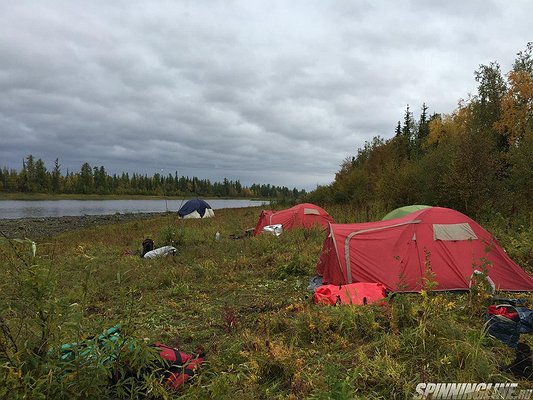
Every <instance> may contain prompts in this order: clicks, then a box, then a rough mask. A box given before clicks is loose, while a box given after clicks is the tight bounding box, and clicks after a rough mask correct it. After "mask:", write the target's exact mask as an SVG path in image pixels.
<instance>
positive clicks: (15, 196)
mask: <svg viewBox="0 0 533 400" xmlns="http://www.w3.org/2000/svg"><path fill="white" fill-rule="evenodd" d="M191 197H193V196H144V195H134V194H131V195H130V194H123V195H117V194H48V193H7V192H0V201H2V200H165V199H166V200H183V199H190V198H191ZM198 197H201V198H203V199H205V200H211V199H218V200H252V201H265V202H268V201H270V200H269V199H261V198H248V197H247V198H244V197H202V196H198Z"/></svg>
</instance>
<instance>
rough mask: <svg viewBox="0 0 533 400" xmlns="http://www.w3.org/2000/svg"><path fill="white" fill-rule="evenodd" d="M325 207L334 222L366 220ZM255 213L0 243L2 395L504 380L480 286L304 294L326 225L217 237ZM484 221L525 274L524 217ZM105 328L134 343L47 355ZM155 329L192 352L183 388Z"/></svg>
mask: <svg viewBox="0 0 533 400" xmlns="http://www.w3.org/2000/svg"><path fill="white" fill-rule="evenodd" d="M327 209H328V211H329V212H330V213H331V214H332V216H333V217H334V218H335V220H337V221H338V222H353V221H355V220H362V219H366V218H367V217H368V216H367V215H365V217H364V218H361V217H359V218H357V217H355V216H356V215H361V213H358V212H357V210H351V209H346V208H343V207H341V206H336V207H331V208H329V207H328V208H327ZM259 213H260V209H258V208H243V209H226V210H219V211H217V212H216V217H215V218H213V219H207V220H178V219H177V218H176V215H174V214H172V215H166V216H160V217H155V218H153V219H148V220H139V221H133V222H128V223H125V224H118V225H107V226H101V227H99V226H95V227H93V228H90V229H84V230H78V231H72V232H68V233H64V234H61V235H58V236H55V237H50V238H48V239H47V240H41V241H39V242H37V243H36V253H35V256H34V255H33V254H32V250H31V243H30V242H28V241H23V240H21V241H13V240H7V239H0V260H2V262H1V264H2V268H1V270H0V398H7V399H10V398H13V399H15V398H28V399H40V398H42V399H56V398H57V399H63V398H64V399H73V398H95V399H106V398H169V399H173V398H183V399H287V398H289V399H404V398H412V397H413V395H414V394H415V391H414V390H415V386H416V385H417V383H419V382H517V379H516V378H514V377H513V376H511V375H509V374H505V373H502V372H501V371H500V369H499V366H500V365H502V364H506V363H509V362H510V361H512V359H513V357H514V353H513V352H512V351H511V350H510V349H508V348H507V347H505V346H504V345H502V344H501V343H499V342H498V341H496V340H494V339H492V338H489V337H487V336H486V335H484V334H483V322H484V321H483V315H484V311H485V308H486V305H487V304H488V302H489V299H488V297H487V295H486V294H485V293H484V292H483V291H473V292H472V293H463V294H456V293H454V294H449V293H448V294H434V293H431V292H430V291H428V292H423V293H422V294H398V295H395V296H393V297H392V298H390V299H389V301H388V303H387V304H386V305H385V306H338V307H328V306H318V305H314V304H313V303H312V302H311V293H310V292H309V291H307V289H306V288H307V285H308V279H309V277H310V276H312V275H314V268H315V264H316V261H317V260H318V256H319V254H320V250H321V246H322V241H323V239H324V232H322V231H320V230H313V231H302V230H295V231H290V232H285V233H284V234H283V235H281V236H280V237H273V236H269V235H262V236H259V237H242V238H237V239H235V238H232V237H231V236H232V235H238V236H242V234H243V232H244V230H245V229H247V228H251V227H253V226H254V225H255V223H256V221H257V218H258V216H259ZM366 213H367V214H368V211H367V212H366ZM370 217H376V216H372V215H371V216H370ZM491 221H492V223H490V222H489V223H488V225H486V226H487V227H488V228H489V230H492V231H493V233H495V234H496V235H497V236H498V238H499V239H500V241H501V244H502V245H503V246H504V247H506V248H507V251H508V252H509V254H510V255H511V257H513V258H514V259H515V261H517V262H518V263H520V264H521V265H522V266H523V267H525V268H526V269H528V271H529V272H531V271H532V270H533V265H531V255H532V254H533V253H532V248H533V234H532V230H531V229H530V228H528V226H531V225H524V226H525V227H524V228H523V229H522V230H520V229H511V228H510V227H509V226H508V224H507V225H505V224H501V223H499V222H498V220H497V219H496V218H492V219H491ZM217 231H218V232H220V234H221V239H220V240H219V241H216V240H215V239H214V237H215V233H216V232H217ZM146 237H151V238H152V239H154V241H155V244H156V246H162V245H165V244H169V243H174V245H175V246H176V247H177V249H178V253H177V254H176V255H175V256H174V257H168V258H161V259H153V260H145V259H141V258H140V257H139V255H138V254H132V253H134V252H136V251H138V250H140V247H141V242H142V241H143V239H144V238H146ZM21 239H22V238H21ZM30 239H31V238H30ZM522 296H523V297H524V296H525V295H522ZM529 300H533V297H532V296H529ZM530 304H531V302H530ZM117 324H120V325H121V326H122V332H123V334H124V336H125V337H127V338H130V339H129V343H133V345H127V346H125V348H124V349H123V350H122V351H121V352H120V355H119V357H118V359H117V360H116V361H115V362H114V363H108V364H106V363H104V362H103V359H104V358H105V357H106V354H104V353H105V350H98V351H97V352H96V353H97V354H96V355H95V356H94V357H93V358H90V359H83V357H76V358H75V359H74V360H69V361H68V362H60V361H59V352H58V349H59V346H60V345H61V344H63V343H73V342H79V341H81V340H83V339H84V338H87V337H89V336H91V335H98V334H100V333H102V332H103V331H104V330H105V329H107V328H109V327H111V326H114V325H117ZM522 339H523V340H526V341H528V342H529V343H530V344H531V343H532V340H531V339H530V338H529V337H526V336H525V335H523V336H522ZM154 341H160V342H163V343H166V344H169V345H175V346H178V347H179V348H180V349H182V350H183V351H184V352H187V353H195V352H197V351H204V352H205V354H206V362H205V363H204V364H203V365H202V367H201V369H200V370H199V372H198V373H197V374H196V376H195V377H194V378H193V379H192V381H191V382H190V383H188V384H185V386H184V387H183V388H182V389H181V390H179V391H177V392H174V391H171V390H166V389H165V387H164V386H163V385H161V384H160V380H161V379H160V378H159V377H158V375H157V374H155V373H153V372H151V370H150V368H149V367H148V366H149V365H151V362H152V360H153V358H154V354H153V350H152V349H151V348H150V347H148V344H150V343H153V342H154ZM89 342H90V340H89ZM126 371H130V372H131V371H134V373H133V374H131V373H130V374H127V373H126ZM132 375H137V376H132ZM111 381H113V382H114V383H113V384H111V383H110V382H111ZM519 387H520V388H533V385H532V384H531V383H528V382H525V381H519Z"/></svg>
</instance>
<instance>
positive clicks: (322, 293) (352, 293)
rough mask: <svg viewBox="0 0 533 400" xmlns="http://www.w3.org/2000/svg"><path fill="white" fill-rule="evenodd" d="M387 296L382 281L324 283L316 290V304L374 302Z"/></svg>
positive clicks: (314, 299) (361, 303) (314, 298)
mask: <svg viewBox="0 0 533 400" xmlns="http://www.w3.org/2000/svg"><path fill="white" fill-rule="evenodd" d="M386 296H387V289H386V288H385V286H384V285H383V284H381V283H372V282H357V283H350V284H348V285H322V286H320V287H318V288H317V289H316V290H315V295H314V296H313V301H314V302H315V304H327V305H335V304H358V305H364V304H372V303H375V302H376V301H380V300H382V299H384V298H385V297H386Z"/></svg>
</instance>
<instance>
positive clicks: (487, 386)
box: [414, 382, 533, 400]
mask: <svg viewBox="0 0 533 400" xmlns="http://www.w3.org/2000/svg"><path fill="white" fill-rule="evenodd" d="M415 391H416V394H415V396H414V398H415V399H424V400H425V399H428V400H429V399H435V400H436V399H450V400H451V399H453V400H456V399H457V400H459V399H513V400H518V399H520V400H522V399H524V400H527V399H532V398H533V389H518V383H431V382H427V383H424V382H423V383H419V384H418V385H416V389H415Z"/></svg>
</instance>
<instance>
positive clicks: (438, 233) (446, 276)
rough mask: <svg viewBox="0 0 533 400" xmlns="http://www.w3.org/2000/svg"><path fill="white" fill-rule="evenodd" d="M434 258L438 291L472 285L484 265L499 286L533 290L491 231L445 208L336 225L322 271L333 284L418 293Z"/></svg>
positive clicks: (532, 280)
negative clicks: (368, 284)
mask: <svg viewBox="0 0 533 400" xmlns="http://www.w3.org/2000/svg"><path fill="white" fill-rule="evenodd" d="M483 260H486V261H483ZM428 262H429V264H430V265H431V269H432V271H433V273H434V274H435V280H436V282H437V283H438V286H437V288H436V290H465V289H468V288H469V287H470V282H471V279H470V278H471V276H472V274H473V273H474V270H475V269H477V270H482V269H483V268H482V265H485V266H486V269H487V272H488V276H489V278H490V279H491V280H492V281H493V282H494V284H495V286H496V289H497V290H508V291H531V290H533V278H532V277H531V276H530V275H529V274H528V273H526V272H525V271H524V270H523V269H522V268H520V267H519V266H518V265H517V264H516V263H515V262H514V261H513V260H511V258H509V256H508V255H507V253H506V252H505V251H504V250H503V249H502V248H501V247H500V245H499V244H498V242H497V241H496V239H495V238H494V237H493V236H492V235H491V234H490V233H489V232H487V231H486V230H485V229H483V228H482V227H481V226H480V225H479V224H477V223H476V222H475V221H474V220H472V219H470V218H469V217H467V216H466V215H464V214H461V213H460V212H458V211H454V210H451V209H448V208H441V207H429V208H425V209H422V210H419V211H415V212H413V213H411V214H408V215H406V216H404V217H401V218H396V219H391V220H387V221H377V222H368V223H362V224H330V226H329V234H328V236H327V238H326V239H325V241H324V244H323V249H322V254H321V256H320V259H319V261H318V264H317V272H318V274H319V275H322V277H323V280H324V283H329V284H335V285H341V284H349V283H353V282H380V283H383V284H384V285H385V286H386V287H387V289H389V290H392V291H404V292H418V291H420V289H422V288H423V277H424V273H425V271H426V264H427V263H428Z"/></svg>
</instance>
